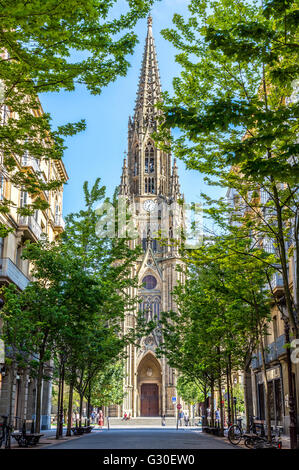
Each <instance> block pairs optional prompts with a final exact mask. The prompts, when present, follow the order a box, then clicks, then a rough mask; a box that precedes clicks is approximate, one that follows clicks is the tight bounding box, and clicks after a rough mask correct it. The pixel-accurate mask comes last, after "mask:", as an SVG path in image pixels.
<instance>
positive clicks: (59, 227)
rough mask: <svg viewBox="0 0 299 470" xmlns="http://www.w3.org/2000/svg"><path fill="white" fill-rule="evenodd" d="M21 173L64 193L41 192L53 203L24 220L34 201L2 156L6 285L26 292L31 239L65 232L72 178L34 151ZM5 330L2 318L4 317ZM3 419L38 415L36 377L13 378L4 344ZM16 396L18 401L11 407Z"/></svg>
mask: <svg viewBox="0 0 299 470" xmlns="http://www.w3.org/2000/svg"><path fill="white" fill-rule="evenodd" d="M10 112H11V111H10V110H9V109H7V107H6V106H5V105H2V106H1V124H0V125H3V126H4V125H5V124H6V119H9V116H10ZM33 112H34V113H37V115H39V114H42V113H43V110H42V108H41V106H40V108H39V109H38V110H34V111H33ZM14 158H15V159H16V163H17V167H18V170H19V171H24V172H27V173H28V174H32V173H34V174H35V175H37V176H38V178H39V179H41V180H42V181H43V182H49V181H53V180H55V181H61V183H62V185H61V187H60V189H57V190H55V191H41V193H40V197H41V198H43V199H44V200H45V201H47V203H48V204H49V207H48V208H47V209H45V210H36V211H35V213H34V214H33V215H30V216H22V215H20V214H19V213H18V208H20V207H25V206H26V205H28V204H30V203H31V199H30V195H29V194H28V193H27V192H26V191H24V190H22V189H21V188H19V187H16V186H15V185H13V184H12V182H11V181H10V178H9V173H8V172H7V171H6V168H5V166H4V163H3V156H2V155H1V153H0V204H1V201H4V200H5V199H6V200H10V201H12V205H10V210H9V212H8V213H6V214H2V213H1V214H0V221H1V223H3V224H4V225H5V226H6V227H9V228H11V229H12V231H11V232H10V233H9V234H8V235H7V236H6V237H5V238H0V286H3V285H7V284H8V283H13V284H15V285H16V287H17V288H18V289H20V290H23V289H25V287H26V286H27V285H28V283H29V282H30V280H31V279H32V277H31V273H30V271H31V267H30V265H29V263H28V261H27V260H23V259H22V251H23V249H24V246H25V243H26V242H27V241H28V240H29V241H31V242H33V243H34V242H37V241H38V240H40V239H41V237H44V236H46V237H47V238H48V240H49V241H54V240H55V239H56V237H57V235H58V234H59V233H61V232H62V231H63V229H64V221H63V219H62V202H63V183H64V182H66V181H67V179H68V176H67V173H66V170H65V168H64V165H63V163H62V162H61V161H53V160H46V159H43V158H41V159H39V160H37V159H35V158H34V157H32V156H30V155H29V154H28V153H27V154H25V155H22V156H21V157H17V156H14ZM0 328H1V317H0ZM0 349H1V354H0V415H9V411H10V409H11V410H12V416H18V417H19V418H22V419H32V418H34V416H35V392H36V386H35V379H33V378H32V377H30V374H29V371H28V370H24V369H23V370H21V369H18V370H16V371H15V373H14V374H12V372H11V370H10V367H9V365H8V363H9V361H7V359H9V350H7V349H6V348H5V345H4V344H3V342H2V343H1V344H0ZM51 395H52V393H51V382H50V381H43V386H42V417H41V428H42V429H48V428H49V427H50V416H51ZM11 397H12V403H10V401H11Z"/></svg>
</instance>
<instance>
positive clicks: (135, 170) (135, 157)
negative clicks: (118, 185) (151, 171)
mask: <svg viewBox="0 0 299 470" xmlns="http://www.w3.org/2000/svg"><path fill="white" fill-rule="evenodd" d="M138 156H139V148H138V145H136V147H135V150H134V176H137V175H138V173H139V167H138Z"/></svg>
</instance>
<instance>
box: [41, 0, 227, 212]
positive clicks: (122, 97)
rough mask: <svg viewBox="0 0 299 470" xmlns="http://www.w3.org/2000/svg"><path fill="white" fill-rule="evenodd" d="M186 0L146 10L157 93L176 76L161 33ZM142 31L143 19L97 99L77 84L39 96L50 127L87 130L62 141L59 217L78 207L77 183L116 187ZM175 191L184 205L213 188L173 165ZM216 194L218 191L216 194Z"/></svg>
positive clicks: (79, 185) (166, 0)
mask: <svg viewBox="0 0 299 470" xmlns="http://www.w3.org/2000/svg"><path fill="white" fill-rule="evenodd" d="M188 3H189V0H161V2H157V3H156V5H155V6H154V7H153V9H152V17H153V34H154V37H155V43H156V49H157V56H158V62H159V68H160V76H161V82H162V89H163V90H164V91H166V90H167V91H170V92H171V91H172V79H173V77H175V76H177V75H179V73H180V68H179V66H178V64H176V63H175V53H176V50H175V49H174V48H173V47H172V45H171V44H170V43H169V42H167V41H166V40H164V39H163V37H162V36H161V34H160V31H161V29H163V28H167V27H170V26H171V24H172V17H173V14H174V13H180V14H182V15H187V14H188V9H187V5H188ZM146 31H147V21H146V19H144V20H141V21H140V22H139V23H138V24H137V27H136V32H137V34H138V38H139V41H140V42H139V44H138V45H137V47H136V48H135V52H134V55H133V56H131V57H130V58H129V61H130V63H131V67H130V68H129V71H128V74H127V76H126V77H121V78H118V79H117V80H116V81H115V82H114V83H111V84H110V85H109V86H108V87H107V88H105V89H104V90H103V92H102V93H101V95H99V96H92V95H90V94H89V93H88V91H86V89H85V88H84V87H82V86H80V87H78V88H77V89H76V91H74V92H60V93H49V94H43V95H40V99H41V102H42V105H43V108H44V110H45V111H46V112H50V113H51V115H52V119H53V126H54V127H56V125H61V124H64V123H66V122H75V121H78V120H80V119H83V118H84V119H85V120H86V124H87V129H86V131H85V132H81V133H79V134H78V135H76V136H74V137H71V138H69V139H68V140H67V146H68V149H67V150H66V152H65V156H64V164H65V167H66V170H67V172H68V175H69V181H68V183H67V185H65V189H64V210H63V213H64V215H66V214H68V213H70V212H76V211H78V210H80V209H81V208H82V205H83V191H82V185H83V183H84V181H86V180H87V181H88V182H89V183H90V184H92V183H93V182H94V180H95V178H97V177H100V178H101V181H102V184H103V185H105V186H106V187H107V194H108V195H109V196H111V195H112V194H113V192H114V189H115V187H116V186H117V185H119V183H120V176H121V168H122V162H123V157H124V151H125V150H126V149H127V124H128V117H129V115H130V114H132V113H133V109H134V103H135V98H136V92H137V85H138V79H139V72H140V67H141V61H142V54H143V49H144V42H145V37H146ZM178 166H179V175H180V182H181V190H182V192H183V193H184V194H185V197H186V201H187V202H191V201H194V202H197V201H199V198H200V193H201V192H202V191H204V192H207V193H209V194H210V195H212V194H213V192H215V188H212V187H211V188H210V187H208V186H207V185H205V184H204V183H203V178H202V176H201V175H200V174H199V172H197V171H190V170H186V169H185V165H184V163H183V162H178ZM218 191H219V190H218Z"/></svg>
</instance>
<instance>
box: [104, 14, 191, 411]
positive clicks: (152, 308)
mask: <svg viewBox="0 0 299 470" xmlns="http://www.w3.org/2000/svg"><path fill="white" fill-rule="evenodd" d="M160 100H161V84H160V77H159V70H158V63H157V56H156V50H155V43H154V38H153V33H152V18H151V17H148V30H147V37H146V44H145V50H144V56H143V61H142V69H141V75H140V79H139V86H138V92H137V99H136V106H135V110H134V116H133V118H131V117H130V118H129V124H128V152H127V158H125V160H124V164H123V171H122V177H121V184H120V189H119V194H120V195H121V196H123V197H124V198H125V199H126V201H127V202H128V203H129V204H130V206H131V207H133V208H134V210H133V214H132V215H133V219H134V221H135V226H137V227H138V238H136V239H135V240H132V241H131V243H132V246H135V245H136V244H140V245H141V246H142V248H143V254H142V256H141V257H140V259H139V260H138V261H137V263H136V266H135V267H134V273H133V274H134V275H135V276H136V275H137V276H138V280H139V281H140V283H139V288H138V289H134V291H133V290H132V295H134V296H136V295H137V296H138V298H139V299H140V305H139V311H140V312H141V314H142V315H143V316H144V317H145V318H146V319H147V320H154V321H156V322H157V325H159V319H160V313H161V312H162V311H168V310H171V309H175V304H174V301H173V298H172V295H171V292H172V290H173V288H174V286H175V284H176V282H177V280H178V279H180V278H181V276H182V274H181V273H179V272H177V270H176V266H177V265H178V264H179V263H180V259H179V254H178V248H177V246H178V244H177V243H173V242H170V240H173V237H174V228H175V227H174V225H176V226H177V228H179V227H181V226H182V225H183V221H184V217H183V209H182V205H179V204H178V201H179V200H182V199H183V195H182V194H181V193H180V186H179V180H178V169H177V165H176V162H175V161H174V162H173V163H172V158H171V155H170V154H169V153H166V152H165V151H162V150H160V149H158V148H156V146H155V144H154V141H153V139H152V133H153V132H154V131H155V130H156V129H157V124H158V118H159V115H161V111H160V110H157V109H156V107H155V105H156V104H157V102H159V101H160ZM174 206H175V207H176V210H173V207H174ZM169 208H172V209H170V210H169ZM153 214H156V216H157V217H156V219H155V220H156V226H157V227H156V229H158V230H159V229H161V226H163V230H164V237H165V233H166V237H165V238H166V243H161V242H160V241H159V240H158V239H157V238H158V237H157V236H156V238H155V230H154V228H153V224H152V223H151V217H152V216H153ZM165 222H167V223H165ZM163 224H164V225H165V226H166V229H165V227H164V225H163ZM165 230H166V232H165ZM156 233H157V232H156ZM158 233H161V232H158ZM136 313H137V312H135V313H134V312H128V313H127V314H126V318H125V322H124V332H126V331H128V329H130V328H132V327H134V326H135V322H136ZM161 339H162V338H161V332H160V329H159V326H157V328H156V329H155V330H154V331H153V333H152V334H151V335H150V336H148V337H146V338H143V339H142V340H141V341H140V344H139V346H138V347H135V346H134V345H130V346H129V347H128V351H127V359H126V377H125V384H124V387H125V392H126V393H125V398H124V402H123V405H122V407H112V408H113V409H110V410H109V413H110V416H113V415H114V416H115V415H116V414H118V416H120V415H123V414H124V413H127V414H130V415H131V417H140V416H161V415H166V416H175V413H176V403H177V397H176V371H175V370H174V369H172V368H171V367H169V365H168V364H167V361H166V359H165V358H158V357H157V356H156V354H155V350H156V348H157V346H158V345H159V343H160V342H161Z"/></svg>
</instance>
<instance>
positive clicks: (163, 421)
mask: <svg viewBox="0 0 299 470" xmlns="http://www.w3.org/2000/svg"><path fill="white" fill-rule="evenodd" d="M165 425H166V419H165V415H163V416H162V426H165Z"/></svg>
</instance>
